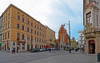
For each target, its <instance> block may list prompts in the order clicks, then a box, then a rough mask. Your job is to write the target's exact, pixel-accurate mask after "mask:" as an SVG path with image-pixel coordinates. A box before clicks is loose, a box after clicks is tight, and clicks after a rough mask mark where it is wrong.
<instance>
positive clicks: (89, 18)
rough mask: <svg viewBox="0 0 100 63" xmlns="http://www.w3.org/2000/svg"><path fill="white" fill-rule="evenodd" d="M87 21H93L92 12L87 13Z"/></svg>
mask: <svg viewBox="0 0 100 63" xmlns="http://www.w3.org/2000/svg"><path fill="white" fill-rule="evenodd" d="M86 23H87V24H89V23H91V12H89V13H87V14H86Z"/></svg>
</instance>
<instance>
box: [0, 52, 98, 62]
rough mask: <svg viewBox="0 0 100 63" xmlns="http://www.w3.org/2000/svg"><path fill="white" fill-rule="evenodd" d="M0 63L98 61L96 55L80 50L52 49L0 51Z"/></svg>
mask: <svg viewBox="0 0 100 63" xmlns="http://www.w3.org/2000/svg"><path fill="white" fill-rule="evenodd" d="M0 63H99V62H98V61H97V56H96V55H94V54H93V55H92V54H88V55H85V54H82V53H80V52H74V51H73V52H72V53H71V54H70V53H68V51H52V52H48V51H47V52H37V53H30V52H22V53H15V54H11V53H6V52H3V51H0Z"/></svg>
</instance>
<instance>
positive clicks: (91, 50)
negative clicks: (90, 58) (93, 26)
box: [89, 40, 95, 54]
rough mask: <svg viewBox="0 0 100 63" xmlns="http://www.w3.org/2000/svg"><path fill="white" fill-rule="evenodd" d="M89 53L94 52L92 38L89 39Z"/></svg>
mask: <svg viewBox="0 0 100 63" xmlns="http://www.w3.org/2000/svg"><path fill="white" fill-rule="evenodd" d="M89 53H91V54H95V41H94V40H90V41H89Z"/></svg>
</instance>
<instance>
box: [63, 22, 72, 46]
mask: <svg viewBox="0 0 100 63" xmlns="http://www.w3.org/2000/svg"><path fill="white" fill-rule="evenodd" d="M65 25H68V27H69V45H70V46H71V40H70V37H71V30H70V21H69V23H64V24H63V26H65Z"/></svg>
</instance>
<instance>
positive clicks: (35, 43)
mask: <svg viewBox="0 0 100 63" xmlns="http://www.w3.org/2000/svg"><path fill="white" fill-rule="evenodd" d="M2 15H3V40H2V42H3V43H4V50H8V48H10V50H12V49H13V48H15V49H18V50H19V51H27V50H30V49H33V48H43V47H44V46H45V45H46V33H45V32H46V27H45V26H44V25H43V24H41V23H40V22H39V21H37V20H36V19H34V18H33V17H31V16H30V15H28V14H27V13H25V12H24V11H22V10H21V9H19V8H17V7H16V6H14V5H12V4H11V5H9V6H8V8H7V9H6V10H5V11H4V12H3V14H2Z"/></svg>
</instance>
